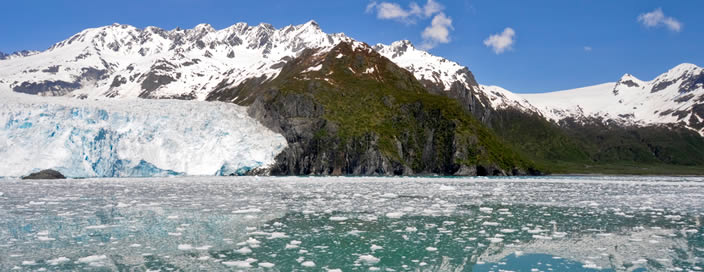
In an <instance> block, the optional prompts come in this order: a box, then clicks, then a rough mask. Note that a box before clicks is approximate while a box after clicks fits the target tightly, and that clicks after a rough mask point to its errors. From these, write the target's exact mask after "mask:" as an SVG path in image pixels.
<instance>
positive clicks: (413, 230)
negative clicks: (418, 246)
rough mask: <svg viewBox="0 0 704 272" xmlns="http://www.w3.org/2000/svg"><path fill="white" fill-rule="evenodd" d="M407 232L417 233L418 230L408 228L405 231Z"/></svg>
mask: <svg viewBox="0 0 704 272" xmlns="http://www.w3.org/2000/svg"><path fill="white" fill-rule="evenodd" d="M405 231H406V232H416V231H418V229H417V228H416V227H406V229H405Z"/></svg>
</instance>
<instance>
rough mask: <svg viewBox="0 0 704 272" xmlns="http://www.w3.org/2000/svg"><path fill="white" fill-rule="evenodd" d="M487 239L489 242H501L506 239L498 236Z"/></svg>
mask: <svg viewBox="0 0 704 272" xmlns="http://www.w3.org/2000/svg"><path fill="white" fill-rule="evenodd" d="M487 240H489V242H490V243H492V244H495V243H501V242H503V241H504V239H503V238H496V237H491V238H488V239H487Z"/></svg>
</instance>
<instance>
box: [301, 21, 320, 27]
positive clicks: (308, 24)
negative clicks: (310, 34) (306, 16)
mask: <svg viewBox="0 0 704 272" xmlns="http://www.w3.org/2000/svg"><path fill="white" fill-rule="evenodd" d="M303 26H310V27H315V28H317V29H320V25H319V24H318V22H316V21H315V20H310V21H308V22H306V23H305V24H303Z"/></svg>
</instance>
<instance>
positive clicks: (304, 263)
mask: <svg viewBox="0 0 704 272" xmlns="http://www.w3.org/2000/svg"><path fill="white" fill-rule="evenodd" d="M301 265H302V266H304V267H315V263H314V262H312V261H305V262H303V263H301Z"/></svg>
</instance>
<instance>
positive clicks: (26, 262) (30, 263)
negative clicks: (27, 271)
mask: <svg viewBox="0 0 704 272" xmlns="http://www.w3.org/2000/svg"><path fill="white" fill-rule="evenodd" d="M35 264H37V262H36V261H22V265H35Z"/></svg>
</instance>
